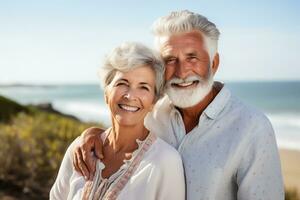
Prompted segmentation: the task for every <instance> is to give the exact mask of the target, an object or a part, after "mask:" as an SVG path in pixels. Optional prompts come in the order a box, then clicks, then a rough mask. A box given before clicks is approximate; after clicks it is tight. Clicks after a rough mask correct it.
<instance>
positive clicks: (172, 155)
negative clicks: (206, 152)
mask: <svg viewBox="0 0 300 200" xmlns="http://www.w3.org/2000/svg"><path fill="white" fill-rule="evenodd" d="M149 153H151V154H152V156H151V157H152V158H155V160H156V161H158V162H160V163H168V162H180V163H181V162H182V161H181V156H180V154H179V153H178V151H177V150H176V149H175V148H174V147H172V146H171V145H169V144H168V143H166V142H165V141H163V140H162V139H160V138H159V137H157V138H156V140H155V142H154V143H153V145H152V147H151V149H150V151H149Z"/></svg>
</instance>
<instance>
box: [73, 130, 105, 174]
mask: <svg viewBox="0 0 300 200" xmlns="http://www.w3.org/2000/svg"><path fill="white" fill-rule="evenodd" d="M103 132H104V130H103V129H100V128H97V127H90V128H88V129H86V130H84V131H83V132H82V134H81V135H80V137H79V139H80V142H79V145H77V146H76V147H74V151H73V165H74V167H75V170H76V171H78V172H79V173H81V174H82V175H83V176H84V177H85V179H86V180H88V179H89V180H92V179H93V176H94V174H95V171H96V161H97V159H102V158H103V151H102V147H103V145H102V140H101V134H102V133H103Z"/></svg>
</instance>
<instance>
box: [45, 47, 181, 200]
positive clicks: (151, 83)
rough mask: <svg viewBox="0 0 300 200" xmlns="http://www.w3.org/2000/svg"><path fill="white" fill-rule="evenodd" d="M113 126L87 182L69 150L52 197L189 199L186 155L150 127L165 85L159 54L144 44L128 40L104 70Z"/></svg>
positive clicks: (110, 58) (112, 54)
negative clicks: (148, 119) (146, 123)
mask: <svg viewBox="0 0 300 200" xmlns="http://www.w3.org/2000/svg"><path fill="white" fill-rule="evenodd" d="M100 72H101V73H100V76H101V78H102V83H103V84H102V85H103V89H104V93H105V102H106V104H107V105H108V107H109V109H110V113H111V120H112V126H111V127H110V128H108V129H107V130H106V131H105V133H104V134H102V141H103V152H104V159H103V160H101V161H100V160H98V161H97V164H96V175H95V176H94V178H93V180H92V181H86V180H85V179H84V178H83V177H82V175H81V174H79V173H78V172H76V171H75V169H74V168H73V167H72V149H73V148H72V146H73V145H77V144H76V143H78V140H75V141H74V142H73V143H72V144H71V146H70V147H69V148H68V150H67V152H66V154H65V156H64V159H63V161H62V164H61V166H60V169H59V173H58V176H57V179H56V181H55V183H54V185H53V187H52V189H51V192H50V199H126V200H134V199H139V200H140V199H143V200H148V199H149V200H150V199H151V200H159V199H164V200H167V199H172V200H174V199H175V200H176V199H178V200H179V199H184V198H185V185H184V175H183V167H182V161H181V158H180V155H179V154H178V153H177V151H176V150H175V149H173V148H172V147H171V146H169V145H168V144H167V143H165V142H164V141H162V140H161V139H159V138H157V137H156V136H155V135H154V134H153V133H151V132H149V131H148V130H147V129H146V128H145V126H144V118H145V116H146V115H147V113H148V112H149V111H151V109H152V108H153V106H154V104H155V102H156V101H157V99H158V98H159V96H160V94H161V92H162V91H161V90H162V88H163V74H164V68H163V64H162V62H161V60H160V59H159V57H158V56H157V55H156V54H155V53H154V52H153V51H152V50H150V49H148V48H147V47H145V46H143V45H141V44H138V43H124V44H122V45H120V46H119V47H117V48H115V49H114V50H113V51H112V52H111V54H110V55H109V56H108V57H107V58H106V62H105V64H104V66H103V68H102V69H101V71H100Z"/></svg>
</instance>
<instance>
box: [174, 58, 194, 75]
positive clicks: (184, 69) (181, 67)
mask: <svg viewBox="0 0 300 200" xmlns="http://www.w3.org/2000/svg"><path fill="white" fill-rule="evenodd" d="M191 69H192V65H191V63H189V62H186V61H180V62H178V65H177V66H176V76H177V77H178V78H181V79H185V78H186V77H188V76H189V75H190V73H191Z"/></svg>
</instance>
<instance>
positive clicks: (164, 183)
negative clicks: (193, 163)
mask: <svg viewBox="0 0 300 200" xmlns="http://www.w3.org/2000/svg"><path fill="white" fill-rule="evenodd" d="M163 165H164V166H163V169H164V170H163V171H161V172H162V173H161V174H160V179H161V180H160V181H159V183H160V184H159V185H158V186H157V198H155V199H157V200H167V199H172V200H184V199H185V178H184V170H183V165H182V160H181V157H180V155H179V153H178V152H177V151H175V150H174V152H173V151H172V154H170V155H168V157H167V158H166V159H165V160H164V162H163Z"/></svg>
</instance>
